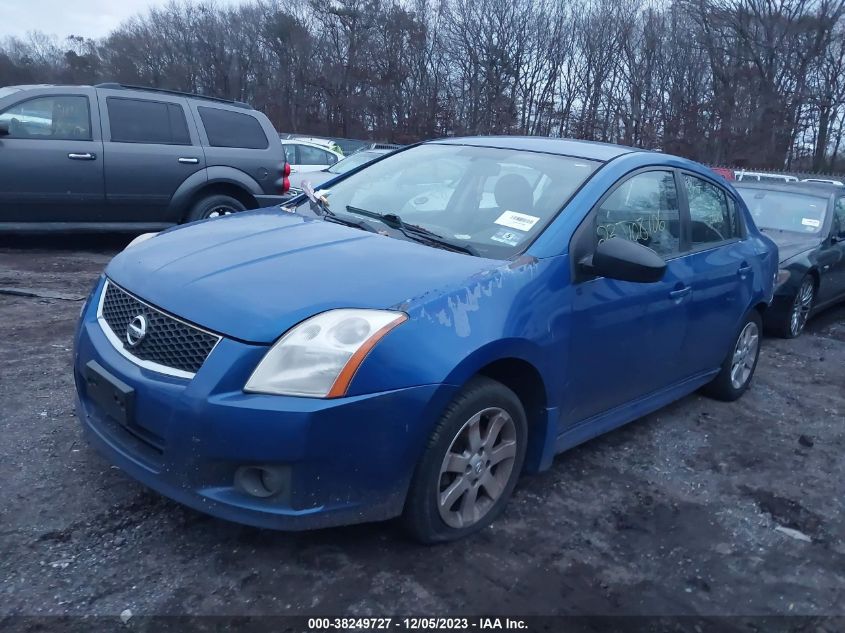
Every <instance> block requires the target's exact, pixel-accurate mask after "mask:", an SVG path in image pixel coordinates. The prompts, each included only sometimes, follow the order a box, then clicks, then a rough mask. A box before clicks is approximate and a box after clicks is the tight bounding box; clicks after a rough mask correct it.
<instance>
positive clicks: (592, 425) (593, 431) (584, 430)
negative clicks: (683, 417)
mask: <svg viewBox="0 0 845 633" xmlns="http://www.w3.org/2000/svg"><path fill="white" fill-rule="evenodd" d="M718 373H719V370H718V369H715V370H712V371H708V372H705V373H702V374H697V375H695V376H692V377H690V378H687V379H686V380H684V381H682V382H679V383H677V384H675V385H673V386H671V387H669V388H667V389H663V390H661V391H657V392H655V393H652V394H650V395H648V396H644V397H642V398H639V399H637V400H633V401H631V402H626V403H625V404H622V405H619V406H618V407H616V408H614V409H611V410H610V411H605V412H604V413H600V414H598V415H595V416H593V417H592V418H588V419H586V420H583V421H582V422H579V423H578V424H576V425H575V426H574V427H572V428H570V429H567V430H565V431H564V432H563V433H561V434H560V435H558V436H557V440H556V441H555V453H562V452H563V451H566V450H569V449H570V448H573V447H575V446H578V445H579V444H583V443H584V442H586V441H588V440H591V439H593V438H594V437H598V436H599V435H602V434H604V433H607V432H608V431H612V430H613V429H615V428H617V427H620V426H622V425H624V424H627V423H628V422H633V421H634V420H636V419H638V418H641V417H643V416H645V415H648V414H649V413H652V412H654V411H657V410H658V409H660V408H662V407H665V406H666V405H667V404H670V403H672V402H675V401H676V400H679V399H680V398H683V397H684V396H686V395H688V394H691V393H692V392H693V391H695V390H696V389H698V388H699V387H703V386H704V385H706V384H707V383H708V382H710V380H712V379H713V377H714V376H716V374H718Z"/></svg>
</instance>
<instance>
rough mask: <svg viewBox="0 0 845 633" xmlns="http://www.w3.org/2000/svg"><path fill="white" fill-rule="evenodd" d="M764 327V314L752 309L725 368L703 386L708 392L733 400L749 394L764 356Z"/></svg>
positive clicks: (724, 365)
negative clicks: (762, 349)
mask: <svg viewBox="0 0 845 633" xmlns="http://www.w3.org/2000/svg"><path fill="white" fill-rule="evenodd" d="M762 329H763V327H762V320H761V319H760V313H759V312H757V310H752V311H751V312H750V313H749V314H748V316H747V317H746V319H745V323H744V324H743V326H742V327H741V328H740V330H739V334H738V335H737V337H736V339H735V342H734V344H733V347H732V348H731V353H730V354H728V357H727V358H726V359H725V361H724V362H723V363H722V368H721V370H720V371H719V373H718V374H717V375H716V377H715V378H714V379H713V381H712V382H711V383H710V384H708V385H706V386H705V387H704V388H703V389H702V391H703V392H704V393H705V394H706V395H708V396H710V397H711V398H715V399H716V400H725V401H727V402H730V401H733V400H736V399H737V398H739V397H740V396H741V395H742V394H744V393H745V390H746V389H748V385H749V384H751V378H752V376H753V375H754V370H755V369H756V368H757V360H758V359H759V358H760V334H761V332H762Z"/></svg>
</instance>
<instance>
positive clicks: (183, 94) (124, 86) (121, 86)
mask: <svg viewBox="0 0 845 633" xmlns="http://www.w3.org/2000/svg"><path fill="white" fill-rule="evenodd" d="M94 87H95V88H106V89H108V90H141V91H143V92H160V93H163V94H168V95H177V96H179V97H188V98H189V99H203V100H205V101H216V102H218V103H226V104H229V105H232V106H235V107H238V108H246V109H248V110H252V109H253V108H252V106H251V105H249V104H248V103H244V102H243V101H233V100H232V99H222V98H220V97H209V96H208V95H198V94H195V93H193V92H181V91H179V90H168V89H167V88H151V87H150V86H133V85H131V84H121V83H116V82H107V83H102V84H97V85H95V86H94Z"/></svg>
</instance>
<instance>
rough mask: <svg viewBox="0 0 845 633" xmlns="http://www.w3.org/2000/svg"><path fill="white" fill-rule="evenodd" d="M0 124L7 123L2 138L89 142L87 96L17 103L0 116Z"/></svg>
mask: <svg viewBox="0 0 845 633" xmlns="http://www.w3.org/2000/svg"><path fill="white" fill-rule="evenodd" d="M0 121H5V122H6V123H8V124H9V134H8V135H7V136H6V137H5V138H30V139H44V140H52V141H59V140H70V141H90V140H91V115H90V113H89V111H88V97H83V96H55V97H37V98H35V99H29V100H28V101H24V102H23V103H17V104H15V105H13V106H11V107H9V108H7V109H6V110H4V111H3V112H2V113H0Z"/></svg>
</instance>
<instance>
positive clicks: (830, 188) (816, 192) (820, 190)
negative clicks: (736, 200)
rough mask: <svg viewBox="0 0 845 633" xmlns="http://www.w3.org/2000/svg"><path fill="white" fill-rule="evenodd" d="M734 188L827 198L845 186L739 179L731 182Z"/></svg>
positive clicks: (839, 191)
mask: <svg viewBox="0 0 845 633" xmlns="http://www.w3.org/2000/svg"><path fill="white" fill-rule="evenodd" d="M731 184H733V186H734V187H735V188H736V189H764V190H767V191H783V192H785V193H803V194H807V195H810V196H819V197H823V198H827V197H829V196H833V195H836V194H838V193H839V194H841V193H845V188H843V187H840V186H839V185H829V184H827V183H824V182H783V183H781V182H746V181H744V180H739V181H736V182H733V183H731Z"/></svg>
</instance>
